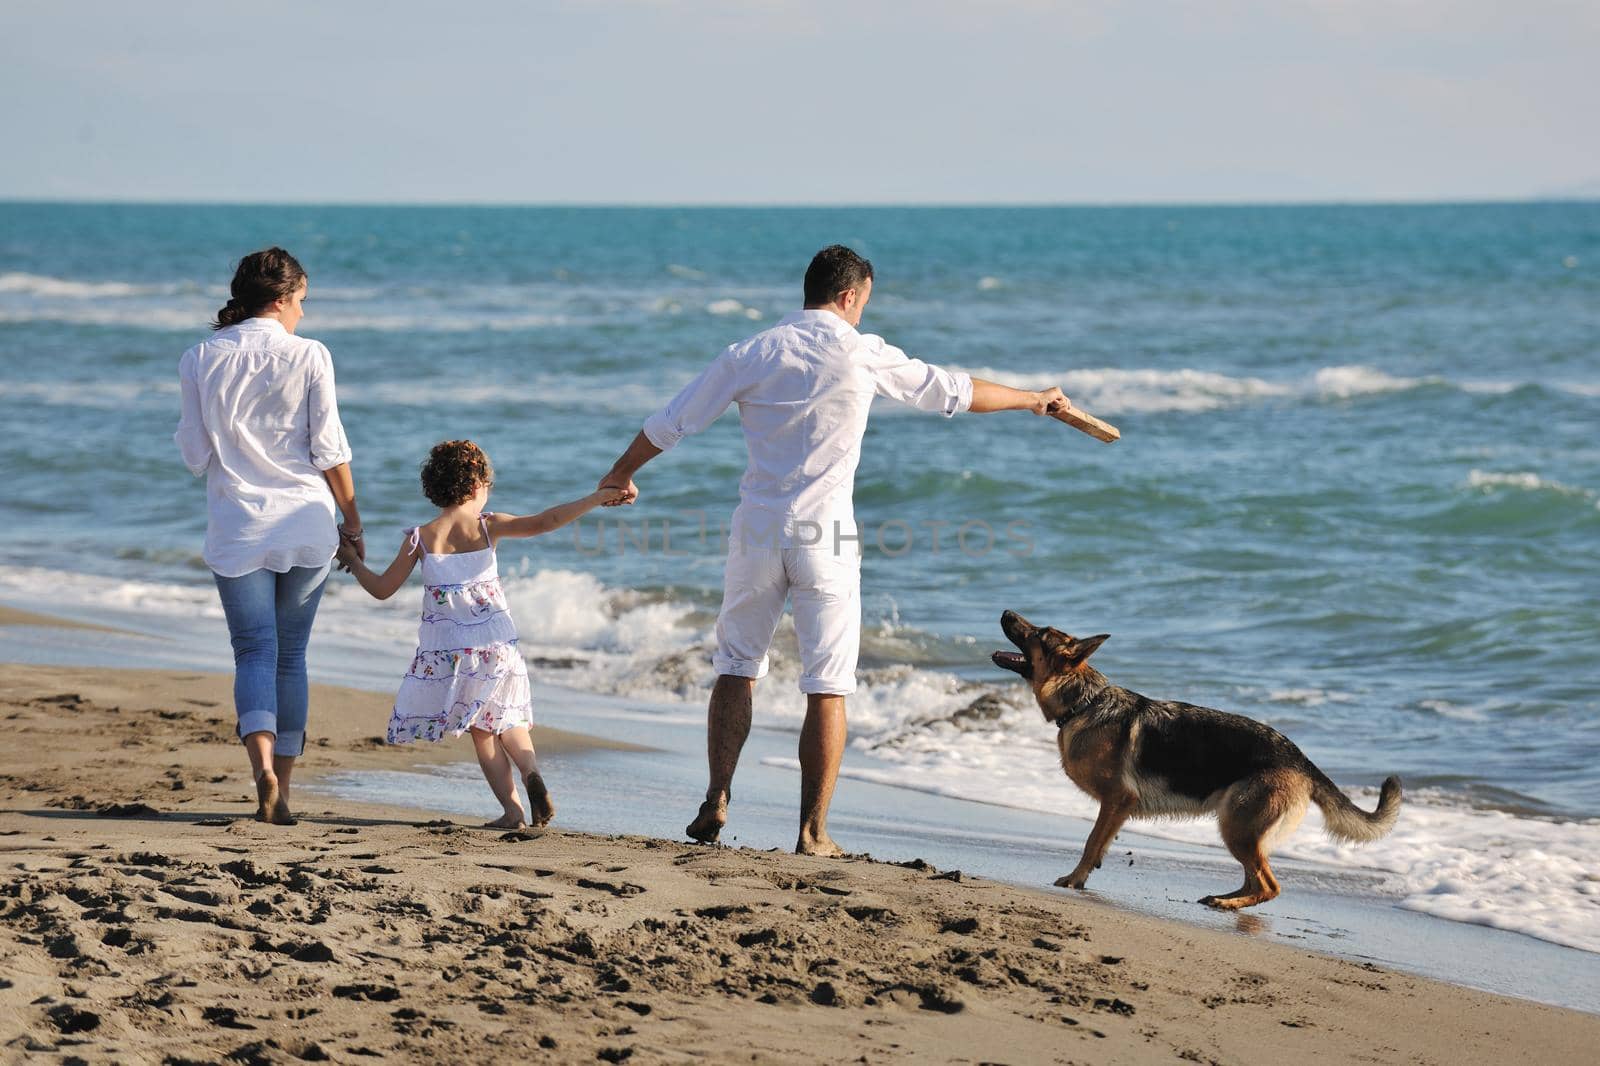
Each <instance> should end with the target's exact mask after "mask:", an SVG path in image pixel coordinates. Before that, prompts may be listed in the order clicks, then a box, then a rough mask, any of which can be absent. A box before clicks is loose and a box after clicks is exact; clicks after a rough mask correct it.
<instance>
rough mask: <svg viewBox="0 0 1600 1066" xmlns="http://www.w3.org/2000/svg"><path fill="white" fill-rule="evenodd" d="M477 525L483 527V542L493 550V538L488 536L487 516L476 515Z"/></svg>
mask: <svg viewBox="0 0 1600 1066" xmlns="http://www.w3.org/2000/svg"><path fill="white" fill-rule="evenodd" d="M478 525H480V526H482V527H483V543H484V544H485V545H486V546H487V547H488V548H489V550H490V551H493V550H494V538H493V537H491V536H489V516H488V515H485V514H480V515H479V516H478Z"/></svg>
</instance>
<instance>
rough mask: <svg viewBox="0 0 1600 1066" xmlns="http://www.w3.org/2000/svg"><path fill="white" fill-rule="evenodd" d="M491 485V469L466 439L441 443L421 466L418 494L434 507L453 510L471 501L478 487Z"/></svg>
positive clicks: (492, 473) (492, 474)
mask: <svg viewBox="0 0 1600 1066" xmlns="http://www.w3.org/2000/svg"><path fill="white" fill-rule="evenodd" d="M492 484H494V467H492V466H490V465H489V457H488V456H487V455H485V454H484V453H483V449H482V448H480V447H478V446H477V445H476V444H474V443H472V442H471V441H470V440H443V441H440V442H439V443H438V444H435V445H434V446H433V450H432V451H430V452H429V453H428V458H427V461H425V462H424V463H423V464H422V492H423V495H425V496H427V497H428V499H429V501H430V502H432V504H433V505H434V506H435V507H454V506H455V505H456V504H458V503H464V502H466V501H467V500H469V499H471V498H472V494H473V493H474V492H477V491H478V486H479V485H492Z"/></svg>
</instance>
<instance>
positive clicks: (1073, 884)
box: [1056, 870, 1089, 888]
mask: <svg viewBox="0 0 1600 1066" xmlns="http://www.w3.org/2000/svg"><path fill="white" fill-rule="evenodd" d="M1088 882H1089V875H1088V874H1080V873H1078V872H1077V871H1076V870H1074V871H1073V872H1072V873H1070V874H1064V875H1063V876H1061V877H1058V878H1056V887H1057V888H1082V887H1083V886H1084V885H1086V884H1087V883H1088Z"/></svg>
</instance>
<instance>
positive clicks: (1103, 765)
mask: <svg viewBox="0 0 1600 1066" xmlns="http://www.w3.org/2000/svg"><path fill="white" fill-rule="evenodd" d="M1000 628H1001V629H1003V630H1005V634H1006V636H1007V637H1008V638H1010V640H1011V642H1012V643H1013V644H1015V645H1016V646H1017V647H1018V648H1019V649H1020V652H1021V654H1018V653H1017V652H1010V651H997V652H995V653H994V656H993V660H994V664H995V665H996V666H999V667H1002V668H1004V669H1006V670H1010V671H1012V672H1014V673H1018V674H1021V675H1022V676H1023V677H1024V678H1026V679H1027V680H1028V681H1029V682H1031V683H1032V685H1033V694H1034V698H1035V699H1037V700H1038V701H1039V709H1040V710H1041V711H1043V712H1044V718H1045V721H1047V722H1050V723H1051V724H1052V725H1054V726H1056V728H1057V729H1058V730H1059V734H1058V736H1057V741H1056V744H1057V747H1058V748H1059V749H1060V751H1061V766H1062V768H1063V769H1064V770H1066V772H1067V776H1068V777H1070V778H1071V779H1072V783H1073V784H1075V785H1077V786H1078V787H1079V788H1081V789H1083V790H1084V791H1085V792H1087V793H1088V794H1089V795H1091V796H1093V797H1094V798H1095V799H1097V800H1099V801H1100V815H1099V817H1098V818H1096V819H1095V823H1094V829H1092V830H1091V831H1090V832H1089V840H1088V843H1086V844H1085V845H1084V849H1083V858H1082V859H1080V860H1078V865H1077V867H1076V868H1074V869H1073V871H1072V872H1071V873H1069V874H1067V875H1066V876H1065V877H1061V878H1059V879H1057V881H1056V884H1057V885H1059V886H1061V887H1063V888H1082V887H1083V886H1084V883H1085V882H1086V881H1088V880H1089V873H1090V871H1092V870H1096V869H1099V867H1100V861H1101V860H1102V859H1104V858H1105V854H1106V849H1108V848H1109V847H1110V846H1111V841H1112V839H1113V838H1115V837H1116V835H1117V833H1118V832H1119V831H1120V830H1121V829H1122V826H1123V824H1124V823H1125V822H1127V820H1128V819H1129V818H1164V817H1194V816H1198V815H1202V814H1207V813H1210V812H1213V811H1214V812H1216V815H1217V828H1218V829H1219V830H1220V831H1221V833H1222V842H1223V843H1224V844H1226V845H1227V846H1228V850H1229V851H1230V852H1232V853H1233V857H1234V858H1236V859H1238V860H1239V863H1240V865H1242V866H1243V867H1244V886H1243V887H1242V888H1240V889H1239V890H1238V891H1237V892H1231V893H1229V894H1228V895H1226V896H1207V897H1205V898H1204V899H1202V900H1200V902H1201V903H1204V904H1206V905H1207V906H1211V907H1221V908H1226V909H1236V908H1239V907H1251V906H1254V905H1255V904H1257V903H1265V902H1266V901H1267V900H1269V899H1273V898H1275V897H1276V896H1277V895H1278V879H1277V878H1276V877H1274V876H1273V874H1272V868H1271V867H1270V866H1268V865H1267V853H1268V851H1269V850H1270V849H1271V846H1272V844H1273V843H1274V842H1275V841H1277V840H1280V839H1282V838H1284V837H1286V836H1288V835H1289V834H1290V833H1292V832H1293V831H1294V829H1295V827H1296V826H1298V825H1299V824H1300V819H1301V817H1302V816H1303V815H1304V814H1305V810H1306V804H1307V803H1308V802H1310V803H1315V804H1316V805H1317V806H1318V807H1320V808H1321V809H1322V816H1323V819H1324V820H1325V822H1326V825H1327V831H1328V835H1329V836H1331V837H1333V838H1334V839H1335V840H1343V841H1350V842H1361V841H1367V840H1376V839H1378V838H1379V837H1381V836H1383V835H1384V834H1385V833H1387V832H1389V830H1390V829H1391V828H1393V827H1394V822H1395V819H1396V818H1397V817H1398V816H1399V814H1400V779H1399V778H1398V777H1390V778H1389V779H1388V780H1386V781H1384V783H1383V789H1382V791H1381V792H1380V794H1379V797H1378V808H1377V810H1375V811H1373V812H1372V813H1371V814H1368V813H1367V812H1366V811H1363V810H1361V809H1360V808H1359V807H1357V806H1356V805H1355V804H1353V803H1351V802H1350V800H1349V799H1348V798H1347V797H1346V796H1345V794H1344V793H1343V792H1341V791H1339V787H1338V786H1337V785H1335V784H1334V783H1333V782H1332V781H1330V780H1328V777H1327V775H1325V774H1324V773H1323V772H1322V771H1321V770H1319V769H1317V768H1316V766H1314V765H1313V764H1312V762H1311V760H1310V759H1308V758H1306V757H1305V755H1304V754H1303V753H1302V752H1301V751H1300V749H1299V748H1297V747H1295V745H1294V742H1293V741H1291V740H1290V739H1289V738H1288V737H1286V736H1284V735H1283V734H1282V733H1280V732H1278V731H1277V730H1276V729H1273V728H1271V727H1269V726H1265V725H1263V724H1261V723H1260V722H1256V721H1252V720H1251V719H1249V718H1245V717H1243V716H1241V715H1237V714H1227V713H1225V712H1223V711H1214V710H1212V709H1210V708H1209V707H1196V706H1193V705H1192V704H1188V703H1176V702H1172V701H1167V700H1152V699H1148V698H1146V697H1144V696H1141V695H1139V694H1138V693H1137V692H1132V691H1129V690H1128V689H1125V688H1121V687H1119V686H1117V685H1113V684H1112V683H1111V682H1110V681H1108V680H1106V677H1105V675H1104V674H1102V673H1100V671H1098V670H1096V669H1094V667H1092V666H1090V665H1089V663H1088V659H1089V656H1090V655H1092V654H1094V650H1095V649H1096V648H1098V647H1099V646H1100V645H1101V644H1102V643H1104V642H1105V640H1106V637H1107V634H1105V633H1101V634H1099V635H1098V636H1093V637H1083V638H1078V637H1073V636H1069V635H1068V634H1066V633H1063V632H1061V631H1060V630H1056V629H1050V628H1048V627H1044V626H1036V625H1033V624H1032V623H1030V622H1029V621H1028V620H1027V619H1026V618H1023V617H1022V616H1021V615H1019V614H1017V613H1016V612H1015V611H1007V612H1006V613H1005V614H1003V615H1001V616H1000Z"/></svg>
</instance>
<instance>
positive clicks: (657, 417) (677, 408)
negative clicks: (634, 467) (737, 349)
mask: <svg viewBox="0 0 1600 1066" xmlns="http://www.w3.org/2000/svg"><path fill="white" fill-rule="evenodd" d="M738 378H739V375H738V367H737V365H736V364H735V363H734V361H733V357H732V354H731V352H728V351H724V352H723V353H722V354H721V355H719V356H717V358H715V359H713V360H712V361H711V365H710V366H708V367H706V368H705V369H704V370H702V371H701V372H700V374H699V376H698V377H696V378H695V379H694V380H693V381H691V382H689V384H687V385H685V386H684V387H683V389H682V390H681V391H680V392H679V393H678V395H676V396H674V397H673V398H672V399H671V400H669V401H667V405H666V406H665V407H663V408H662V409H661V410H659V411H657V412H656V413H655V414H653V415H651V416H650V417H649V418H647V419H645V423H644V435H645V437H646V438H648V439H649V441H650V443H651V444H654V445H655V446H656V447H657V448H660V449H661V450H662V451H666V450H667V449H668V448H671V447H672V446H673V445H675V444H677V443H678V442H679V441H680V440H682V439H683V438H685V437H687V436H690V435H691V434H694V433H699V432H700V431H701V430H703V429H705V428H706V427H707V426H709V425H710V424H711V423H713V422H715V421H716V420H717V416H718V415H720V414H722V412H724V411H726V410H727V409H728V405H729V404H731V403H733V401H734V400H736V399H738V392H739V380H738Z"/></svg>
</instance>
